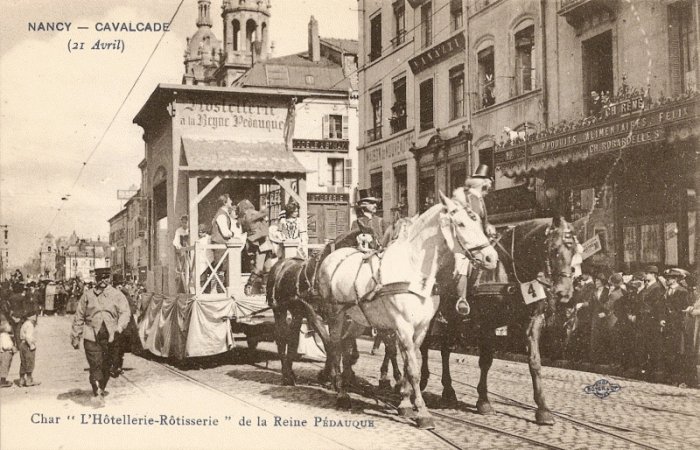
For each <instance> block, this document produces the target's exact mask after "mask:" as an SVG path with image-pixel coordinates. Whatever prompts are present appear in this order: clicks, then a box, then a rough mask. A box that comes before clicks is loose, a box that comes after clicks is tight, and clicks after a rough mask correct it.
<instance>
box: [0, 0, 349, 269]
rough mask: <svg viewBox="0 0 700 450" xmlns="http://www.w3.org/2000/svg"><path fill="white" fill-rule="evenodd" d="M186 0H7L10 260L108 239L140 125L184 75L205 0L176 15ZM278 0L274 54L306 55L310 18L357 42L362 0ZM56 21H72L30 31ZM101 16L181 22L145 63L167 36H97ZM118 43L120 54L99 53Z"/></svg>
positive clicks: (2, 161)
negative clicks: (50, 243)
mask: <svg viewBox="0 0 700 450" xmlns="http://www.w3.org/2000/svg"><path fill="white" fill-rule="evenodd" d="M180 1H181V0H157V1H152V2H144V1H143V0H0V5H2V11H3V14H2V17H1V18H0V225H8V226H9V230H10V232H9V233H10V234H9V236H10V242H9V245H10V249H9V250H10V264H11V265H12V266H16V265H17V266H18V265H21V264H23V263H24V262H26V261H27V260H28V259H29V258H30V257H31V256H32V255H33V254H34V253H36V252H37V251H38V250H39V247H40V244H41V240H42V238H43V237H44V236H46V235H47V234H48V233H51V234H52V235H53V236H54V237H59V236H68V235H70V234H71V233H72V232H73V231H75V232H76V233H77V235H78V236H79V237H84V238H88V239H97V238H98V237H99V238H100V239H101V240H103V241H104V240H108V239H109V238H108V235H109V223H108V219H109V218H111V217H112V216H114V215H115V214H116V213H117V212H119V210H120V209H121V207H122V206H123V204H124V201H123V200H119V199H117V190H121V189H129V188H130V187H131V186H132V185H135V186H138V185H139V184H140V171H139V169H138V164H139V162H140V161H141V160H143V158H144V142H143V140H142V135H143V130H142V129H141V128H140V127H138V126H137V125H135V124H133V123H132V120H133V118H134V116H135V115H136V113H137V112H138V111H139V109H140V108H141V107H142V106H143V104H144V103H145V102H146V100H147V99H148V97H149V96H150V94H151V93H152V92H153V90H154V89H155V87H156V86H157V84H158V83H172V84H179V83H181V82H182V74H183V69H184V65H183V55H184V51H185V42H186V38H187V37H188V36H191V35H193V34H194V32H195V31H196V29H197V28H196V25H195V23H196V18H197V0H184V1H183V2H182V6H181V7H180V9H179V11H178V12H177V14H176V15H175V18H174V19H173V20H172V21H171V18H172V17H173V15H174V14H175V11H176V9H177V7H178V5H179V4H180ZM221 4H222V0H212V1H211V5H212V6H211V11H212V20H213V22H214V27H213V31H214V34H215V35H216V36H217V37H218V38H219V39H221V40H222V41H223V33H222V29H223V26H222V19H221V15H220V11H221ZM271 4H272V9H271V14H272V15H271V20H270V39H271V41H273V42H274V43H275V50H274V55H273V56H282V55H288V54H292V53H298V52H302V51H305V50H306V48H307V34H308V31H307V26H308V22H309V18H310V16H312V15H313V16H314V17H315V18H316V19H317V20H318V22H319V34H320V35H321V36H322V37H335V38H344V39H357V4H358V3H357V0H306V1H304V0H271ZM49 22H50V23H57V22H63V23H71V25H70V28H69V29H68V30H64V31H39V30H36V31H33V30H30V29H29V28H30V26H29V24H30V23H31V24H35V26H36V27H37V28H38V24H39V23H44V24H46V23H49ZM98 22H102V23H105V22H110V23H111V22H127V23H128V22H132V23H133V24H134V26H135V24H136V23H137V22H143V23H146V22H149V23H154V22H158V23H163V22H168V23H170V22H172V23H171V24H170V26H169V31H168V32H167V33H165V36H164V38H163V40H162V41H161V43H160V45H159V46H158V48H157V50H156V52H155V53H154V55H153V57H152V59H151V61H150V62H149V63H148V65H146V61H147V60H148V58H149V55H150V54H151V53H152V52H153V49H154V48H155V47H156V44H157V42H158V40H159V39H160V37H161V35H163V33H155V32H131V33H130V32H105V31H102V32H97V31H96V30H95V27H96V24H97V23H98ZM78 27H88V29H87V30H78V29H77V28H78ZM64 28H65V26H64ZM117 39H120V40H122V41H123V51H121V50H113V49H105V50H91V49H90V48H91V47H92V46H93V45H94V44H95V43H96V42H97V41H98V40H100V42H101V43H109V42H114V41H115V40H117ZM80 43H83V45H82V47H83V49H82V50H80V49H77V50H73V48H74V47H80ZM69 49H71V51H69ZM144 66H145V70H144V71H143V74H141V76H140V78H139V72H141V70H142V69H143V68H144ZM137 78H138V82H137V83H136V85H135V86H134V87H133V90H132V85H133V84H134V82H135V81H136V80H137ZM130 90H131V93H130V94H129V91H130ZM127 95H128V97H127ZM125 98H126V99H127V100H126V102H125V103H124V105H123V107H122V108H121V110H120V111H119V113H118V114H117V111H118V110H119V107H120V105H121V104H122V102H123V101H124V99H125ZM115 114H116V118H115ZM113 119H114V121H113ZM112 121H113V122H112ZM110 122H112V125H111V127H109V125H110ZM108 127H109V129H108ZM105 131H106V134H105ZM103 136H104V137H103ZM64 198H65V200H63V199H64Z"/></svg>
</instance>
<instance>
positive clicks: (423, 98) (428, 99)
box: [420, 78, 433, 131]
mask: <svg viewBox="0 0 700 450" xmlns="http://www.w3.org/2000/svg"><path fill="white" fill-rule="evenodd" d="M431 128H433V79H432V78H430V79H428V80H425V81H424V82H422V83H421V84H420V131H425V130H429V129H431Z"/></svg>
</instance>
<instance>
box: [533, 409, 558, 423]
mask: <svg viewBox="0 0 700 450" xmlns="http://www.w3.org/2000/svg"><path fill="white" fill-rule="evenodd" d="M535 422H537V425H554V416H553V415H552V412H551V411H549V410H548V409H544V410H540V409H538V410H537V411H535Z"/></svg>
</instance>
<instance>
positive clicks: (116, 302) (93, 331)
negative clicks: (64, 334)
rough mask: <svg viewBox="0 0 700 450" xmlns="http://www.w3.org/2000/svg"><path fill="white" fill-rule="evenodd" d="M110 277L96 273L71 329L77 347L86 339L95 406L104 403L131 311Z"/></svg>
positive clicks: (84, 343)
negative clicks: (116, 353) (93, 284)
mask: <svg viewBox="0 0 700 450" xmlns="http://www.w3.org/2000/svg"><path fill="white" fill-rule="evenodd" d="M108 281H109V274H108V273H104V272H100V273H97V274H96V275H95V282H96V285H95V287H94V288H93V289H86V290H85V292H84V293H83V296H82V297H81V298H80V301H79V302H78V310H77V311H76V313H75V316H74V317H73V326H72V330H71V345H72V346H73V348H74V349H76V350H77V349H78V348H79V347H80V340H81V338H82V339H83V347H84V348H85V357H86V358H87V361H88V365H89V366H90V385H91V386H92V393H93V397H92V400H91V401H92V403H93V404H94V405H95V406H104V390H105V387H106V386H107V381H109V376H110V369H111V366H112V362H113V361H114V352H115V351H116V348H115V339H118V338H119V334H120V333H121V332H122V331H124V330H125V329H126V327H127V325H128V324H129V316H130V315H131V310H130V308H129V302H128V301H127V300H126V297H125V296H124V294H122V293H121V291H119V290H117V289H115V288H114V287H112V286H111V285H110V284H109V283H108Z"/></svg>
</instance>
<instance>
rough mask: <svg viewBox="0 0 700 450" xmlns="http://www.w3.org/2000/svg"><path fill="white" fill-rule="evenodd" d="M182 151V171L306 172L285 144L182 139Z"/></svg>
mask: <svg viewBox="0 0 700 450" xmlns="http://www.w3.org/2000/svg"><path fill="white" fill-rule="evenodd" d="M182 148H183V150H184V153H185V159H186V163H185V164H183V166H184V167H183V169H184V170H207V171H226V172H275V173H287V174H289V173H295V174H300V173H306V169H305V168H304V166H303V165H302V164H301V163H300V162H299V160H298V159H297V158H296V156H294V153H292V152H291V151H287V149H286V147H285V145H284V142H275V141H261V142H239V141H230V140H226V139H202V138H193V137H183V138H182Z"/></svg>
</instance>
